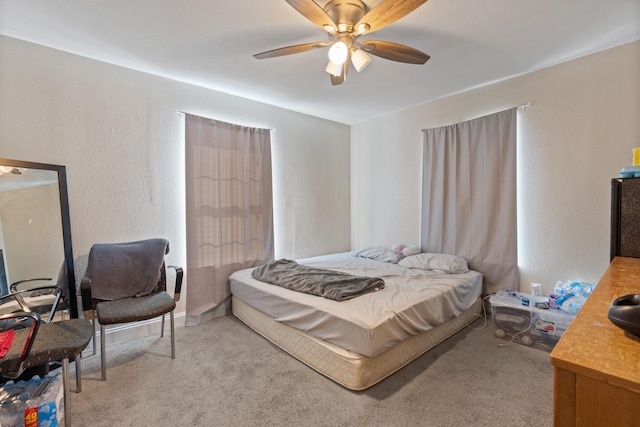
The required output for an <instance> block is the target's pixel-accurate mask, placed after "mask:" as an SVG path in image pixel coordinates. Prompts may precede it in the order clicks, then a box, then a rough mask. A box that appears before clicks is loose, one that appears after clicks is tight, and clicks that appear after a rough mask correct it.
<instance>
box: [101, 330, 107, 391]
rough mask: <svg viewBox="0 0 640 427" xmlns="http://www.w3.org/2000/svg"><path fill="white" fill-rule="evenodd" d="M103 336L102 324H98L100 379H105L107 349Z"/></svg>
mask: <svg viewBox="0 0 640 427" xmlns="http://www.w3.org/2000/svg"><path fill="white" fill-rule="evenodd" d="M106 347H107V346H106V339H105V336H104V325H100V370H101V371H102V381H105V380H106V379H107V362H106V360H107V349H106Z"/></svg>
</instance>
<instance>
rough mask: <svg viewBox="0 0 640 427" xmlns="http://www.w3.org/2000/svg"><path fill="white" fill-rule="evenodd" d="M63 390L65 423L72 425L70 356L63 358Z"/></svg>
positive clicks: (66, 426) (66, 425)
mask: <svg viewBox="0 0 640 427" xmlns="http://www.w3.org/2000/svg"><path fill="white" fill-rule="evenodd" d="M62 392H63V396H64V397H63V399H64V425H65V427H71V396H69V358H68V357H65V358H64V359H62Z"/></svg>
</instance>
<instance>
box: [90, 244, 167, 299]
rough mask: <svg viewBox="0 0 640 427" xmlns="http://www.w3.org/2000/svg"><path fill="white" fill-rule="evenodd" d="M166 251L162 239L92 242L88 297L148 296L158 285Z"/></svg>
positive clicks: (165, 245)
mask: <svg viewBox="0 0 640 427" xmlns="http://www.w3.org/2000/svg"><path fill="white" fill-rule="evenodd" d="M167 253H169V242H168V241H167V240H165V239H148V240H141V241H137V242H127V243H99V244H96V245H93V246H92V247H91V251H90V252H89V263H88V267H87V271H86V273H85V277H88V278H89V279H91V297H92V298H96V299H101V300H116V299H120V298H127V297H131V296H138V297H141V296H145V295H149V294H150V293H151V292H154V291H155V290H156V288H157V286H158V281H159V280H160V269H161V268H162V263H163V262H164V256H165V254H167Z"/></svg>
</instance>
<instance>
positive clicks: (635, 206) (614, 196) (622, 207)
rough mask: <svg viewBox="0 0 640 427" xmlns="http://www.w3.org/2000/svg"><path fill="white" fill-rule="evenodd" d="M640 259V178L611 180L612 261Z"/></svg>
mask: <svg viewBox="0 0 640 427" xmlns="http://www.w3.org/2000/svg"><path fill="white" fill-rule="evenodd" d="M616 256H623V257H633V258H640V178H614V179H612V180H611V259H613V258H614V257H616Z"/></svg>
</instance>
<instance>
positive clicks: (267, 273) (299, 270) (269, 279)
mask: <svg viewBox="0 0 640 427" xmlns="http://www.w3.org/2000/svg"><path fill="white" fill-rule="evenodd" d="M251 276H252V277H253V278H254V279H256V280H260V281H261V282H266V283H270V284H272V285H277V286H281V287H283V288H286V289H290V290H292V291H298V292H304V293H307V294H312V295H317V296H321V297H324V298H328V299H332V300H335V301H345V300H348V299H351V298H355V297H357V296H360V295H364V294H367V293H369V292H374V291H378V290H380V289H382V288H384V280H382V279H380V278H377V277H363V276H354V275H352V274H348V273H342V272H339V271H333V270H325V269H321V268H313V267H308V266H306V265H300V264H298V263H297V262H295V261H291V260H288V259H280V260H276V261H270V262H268V263H266V264H263V265H261V266H260V267H257V268H255V269H254V270H253V271H252V272H251Z"/></svg>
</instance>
